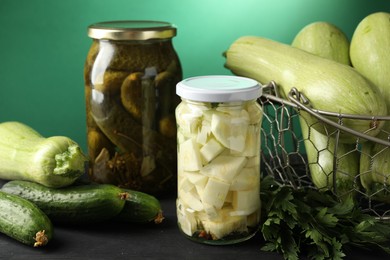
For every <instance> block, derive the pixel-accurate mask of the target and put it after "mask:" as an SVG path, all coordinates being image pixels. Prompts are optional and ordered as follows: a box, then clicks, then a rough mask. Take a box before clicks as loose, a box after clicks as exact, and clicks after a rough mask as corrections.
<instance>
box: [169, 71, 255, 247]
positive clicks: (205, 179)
mask: <svg viewBox="0 0 390 260" xmlns="http://www.w3.org/2000/svg"><path fill="white" fill-rule="evenodd" d="M176 93H177V94H178V95H179V96H180V97H181V99H182V102H181V103H180V104H179V106H178V107H177V108H176V121H177V140H178V141H177V143H178V144H177V145H178V148H177V149H178V195H177V201H176V212H177V219H178V225H179V228H180V230H181V231H182V233H184V234H185V236H187V237H188V238H190V239H192V240H195V241H197V242H201V243H207V244H232V243H237V242H241V241H244V240H247V239H249V238H250V237H252V236H253V235H254V234H255V233H256V231H257V229H258V226H259V221H260V127H261V119H262V111H261V108H260V105H259V104H258V102H257V99H258V98H259V97H260V95H261V87H260V85H259V84H258V83H257V82H256V81H254V80H252V79H248V78H243V77H236V76H218V75H215V76H201V77H194V78H189V79H185V80H183V81H181V82H179V83H178V84H177V86H176Z"/></svg>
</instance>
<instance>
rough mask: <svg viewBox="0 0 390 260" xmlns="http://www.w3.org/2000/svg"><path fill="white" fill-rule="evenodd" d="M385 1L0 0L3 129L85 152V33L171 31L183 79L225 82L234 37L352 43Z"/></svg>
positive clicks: (385, 7) (0, 117)
mask: <svg viewBox="0 0 390 260" xmlns="http://www.w3.org/2000/svg"><path fill="white" fill-rule="evenodd" d="M376 11H386V12H390V1H389V0H271V1H269V0H268V1H267V0H109V1H103V0H66V1H63V0H62V1H57V0H0V58H1V60H0V122H1V121H11V120H16V121H21V122H24V123H26V124H28V125H30V126H32V127H33V128H34V129H36V130H37V131H39V132H40V133H41V134H43V135H44V136H52V135H66V136H69V137H71V138H72V139H74V140H75V141H76V142H78V143H79V144H80V145H81V146H82V147H83V149H85V150H86V123H85V102H84V89H83V87H84V82H83V67H84V61H85V57H86V54H87V52H88V49H89V46H90V44H91V39H90V38H88V37H87V26H88V25H90V24H92V23H95V22H100V21H107V20H138V19H146V20H161V21H168V22H171V23H174V24H175V25H176V26H177V27H178V35H177V36H176V37H175V38H174V45H175V49H176V51H177V53H178V54H179V57H180V59H181V62H182V67H183V70H184V77H191V76H196V75H210V74H230V72H229V71H228V70H227V69H225V68H224V66H223V64H224V58H223V57H222V53H223V52H224V51H225V50H226V49H227V48H228V47H229V45H230V44H231V43H232V42H233V41H234V40H235V39H237V38H238V37H240V36H243V35H258V36H263V37H267V38H270V39H273V40H277V41H281V42H285V43H290V42H291V41H292V39H293V37H294V36H295V34H296V33H297V32H298V31H299V30H300V29H301V28H302V27H303V26H305V25H306V24H308V23H310V22H314V21H320V20H322V21H328V22H331V23H333V24H335V25H337V26H338V27H340V28H341V29H342V30H343V31H344V32H345V33H346V34H347V36H348V37H349V38H350V37H351V36H352V33H353V31H354V28H355V27H356V25H357V24H358V22H359V21H360V20H361V19H363V18H364V17H365V16H366V15H368V14H370V13H372V12H376Z"/></svg>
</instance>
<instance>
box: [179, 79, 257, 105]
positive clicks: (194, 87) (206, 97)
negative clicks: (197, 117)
mask: <svg viewBox="0 0 390 260" xmlns="http://www.w3.org/2000/svg"><path fill="white" fill-rule="evenodd" d="M261 92H262V91H261V86H260V84H259V83H258V82H257V81H256V80H253V79H249V78H245V77H238V76H223V75H212V76H199V77H193V78H188V79H185V80H182V81H180V82H179V83H178V84H177V85H176V94H177V95H179V96H180V97H182V98H185V99H189V100H193V101H203V102H234V101H236V102H237V101H247V100H254V99H257V98H259V97H260V96H261Z"/></svg>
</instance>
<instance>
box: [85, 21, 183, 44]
mask: <svg viewBox="0 0 390 260" xmlns="http://www.w3.org/2000/svg"><path fill="white" fill-rule="evenodd" d="M175 35H176V27H175V26H173V25H172V24H171V23H167V22H160V21H142V20H139V21H136V20H134V21H109V22H100V23H95V24H92V25H90V26H89V27H88V36H89V37H91V38H93V39H99V40H102V39H106V40H118V41H120V40H151V39H167V38H172V37H174V36H175Z"/></svg>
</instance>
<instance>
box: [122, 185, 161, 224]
mask: <svg viewBox="0 0 390 260" xmlns="http://www.w3.org/2000/svg"><path fill="white" fill-rule="evenodd" d="M122 191H123V192H124V193H125V196H124V198H125V200H126V203H125V206H124V207H123V209H122V211H121V212H120V213H119V215H117V216H116V217H115V219H117V220H119V221H122V222H130V223H148V222H154V223H156V224H160V223H161V222H162V221H163V220H164V217H163V212H162V209H161V204H160V201H159V200H158V199H157V198H156V197H154V196H152V195H149V194H147V193H144V192H139V191H134V190H129V189H122Z"/></svg>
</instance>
